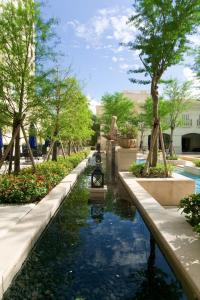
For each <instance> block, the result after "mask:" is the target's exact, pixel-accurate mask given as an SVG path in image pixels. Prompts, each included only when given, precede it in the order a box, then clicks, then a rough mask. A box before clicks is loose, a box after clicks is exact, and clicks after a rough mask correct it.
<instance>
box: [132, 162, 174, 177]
mask: <svg viewBox="0 0 200 300" xmlns="http://www.w3.org/2000/svg"><path fill="white" fill-rule="evenodd" d="M144 167H145V163H143V164H137V163H133V164H132V165H131V166H130V171H131V172H132V173H133V175H134V176H135V177H149V178H163V177H166V176H165V167H164V165H163V164H157V166H156V167H150V168H149V173H148V174H146V175H145V176H144V174H143V172H144ZM172 170H173V166H171V165H168V171H169V173H170V174H171V172H172Z"/></svg>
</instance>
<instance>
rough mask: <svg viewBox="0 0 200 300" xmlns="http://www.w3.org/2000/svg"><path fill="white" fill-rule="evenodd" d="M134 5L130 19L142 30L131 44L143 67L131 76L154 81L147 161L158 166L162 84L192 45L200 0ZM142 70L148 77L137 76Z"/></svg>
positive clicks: (199, 17) (143, 81)
mask: <svg viewBox="0 0 200 300" xmlns="http://www.w3.org/2000/svg"><path fill="white" fill-rule="evenodd" d="M133 6H134V14H133V15H132V16H131V17H130V19H129V22H130V24H132V25H134V26H136V27H137V29H138V34H137V36H136V39H135V41H130V42H129V43H128V45H127V46H128V47H129V48H130V49H131V50H137V51H138V52H139V58H140V61H141V64H142V67H141V68H138V69H133V70H130V73H133V74H136V77H134V78H131V79H130V80H131V82H133V83H139V84H151V96H152V105H153V129H152V139H151V147H150V155H149V157H148V160H147V164H148V163H149V164H150V165H152V166H155V165H156V164H157V152H158V151H157V150H158V147H157V146H158V143H157V142H156V137H157V136H158V132H159V131H160V118H159V114H158V106H159V96H158V84H159V83H160V82H161V80H163V78H162V77H163V74H164V72H165V71H166V70H167V69H168V68H169V67H171V66H173V65H175V64H177V63H179V62H180V61H181V60H182V59H183V55H184V53H185V51H186V50H187V48H188V35H189V34H191V33H192V32H193V30H194V29H195V28H196V26H197V25H199V21H200V15H199V11H200V2H199V0H194V1H188V0H183V1H168V0H164V1H154V0H148V1H147V0H139V1H138V0H136V1H135V2H134V5H133ZM138 74H143V75H144V76H145V77H144V78H142V79H140V78H137V75H138ZM161 135H162V133H161ZM154 137H155V138H154ZM163 155H164V152H163ZM164 159H165V158H164Z"/></svg>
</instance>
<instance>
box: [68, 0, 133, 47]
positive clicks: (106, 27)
mask: <svg viewBox="0 0 200 300" xmlns="http://www.w3.org/2000/svg"><path fill="white" fill-rule="evenodd" d="M131 13H133V10H131V9H127V8H124V7H119V6H116V7H115V8H104V9H101V10H99V11H98V12H97V15H96V16H94V17H92V18H91V19H89V20H88V22H87V23H81V22H79V21H77V20H72V21H69V22H68V23H67V25H68V26H72V28H73V29H74V31H75V34H76V36H77V37H79V38H82V39H84V40H85V41H86V42H87V43H89V44H90V45H91V46H93V47H94V48H96V47H97V46H98V47H100V45H101V47H104V45H105V40H113V41H115V42H117V43H120V42H122V43H127V42H129V41H131V40H133V39H134V36H135V34H136V31H137V30H136V28H135V27H134V26H130V25H129V24H127V21H128V17H129V16H130V14H131ZM115 47H116V46H115ZM115 47H114V46H113V45H112V47H110V49H113V50H114V48H115ZM122 48H123V47H118V48H117V49H116V51H119V52H120V51H122Z"/></svg>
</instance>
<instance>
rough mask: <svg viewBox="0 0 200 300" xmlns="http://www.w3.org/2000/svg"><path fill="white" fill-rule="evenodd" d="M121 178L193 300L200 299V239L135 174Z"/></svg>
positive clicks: (121, 176) (128, 174)
mask: <svg viewBox="0 0 200 300" xmlns="http://www.w3.org/2000/svg"><path fill="white" fill-rule="evenodd" d="M119 178H120V180H121V182H122V183H123V185H124V187H125V188H126V190H127V191H128V192H129V195H130V196H131V198H132V200H133V202H134V204H135V205H136V207H137V209H138V210H139V212H140V213H141V215H142V217H143V219H144V221H145V222H146V224H147V225H148V227H149V229H150V231H151V232H152V234H153V235H154V238H155V240H156V241H157V242H158V244H159V246H160V247H161V249H162V251H163V253H164V254H165V256H166V257H167V259H168V261H169V262H170V264H171V267H172V268H173V270H174V272H175V273H176V275H177V277H178V278H179V280H180V281H181V282H182V284H183V287H184V288H185V291H186V293H187V294H188V297H189V299H196V300H197V299H200V238H199V236H198V235H197V234H195V233H194V232H193V230H192V227H191V226H190V225H189V224H188V223H187V222H186V221H185V219H184V217H183V216H181V215H180V214H178V213H177V214H174V212H173V213H172V212H170V210H167V209H165V208H164V207H163V206H161V205H160V204H159V203H158V202H157V201H156V200H155V199H154V198H153V197H152V196H151V195H150V194H149V193H148V192H147V191H146V190H145V189H144V188H143V187H142V186H141V185H140V184H139V183H138V182H137V181H136V180H135V179H134V177H133V176H132V174H131V173H130V172H119Z"/></svg>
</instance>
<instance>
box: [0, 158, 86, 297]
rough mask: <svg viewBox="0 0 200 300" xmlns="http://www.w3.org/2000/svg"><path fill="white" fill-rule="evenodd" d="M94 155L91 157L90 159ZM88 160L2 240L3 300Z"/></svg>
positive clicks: (0, 277) (0, 294) (0, 293)
mask: <svg viewBox="0 0 200 300" xmlns="http://www.w3.org/2000/svg"><path fill="white" fill-rule="evenodd" d="M91 155H92V153H91V154H90V155H89V156H88V158H89V157H90V156H91ZM88 158H87V159H85V160H83V161H82V162H81V163H80V164H79V165H78V166H77V167H76V168H75V169H73V170H72V172H71V173H70V174H68V175H67V176H66V177H65V178H64V179H63V180H62V181H61V182H60V183H59V184H58V185H57V186H56V187H54V188H53V189H52V190H51V191H50V193H49V194H48V195H46V196H45V197H44V198H43V199H42V200H41V201H40V202H39V203H38V204H37V205H35V206H34V207H33V209H31V210H30V211H29V212H28V213H27V214H26V215H25V216H24V217H23V218H22V219H20V220H19V222H18V223H17V224H16V226H14V227H12V228H10V230H9V231H8V232H7V233H6V235H4V236H3V237H0V249H1V250H0V299H2V297H3V294H4V293H5V291H6V290H7V289H8V287H9V285H10V284H11V282H12V280H13V278H14V276H15V275H16V274H17V272H18V271H19V270H20V269H21V266H22V264H23V263H24V261H25V259H26V258H27V257H28V255H29V253H30V251H31V249H32V248H33V246H34V245H35V243H36V242H37V240H38V238H39V237H40V235H41V234H42V232H43V231H44V229H45V227H46V226H47V225H48V223H49V222H50V220H51V219H52V217H53V216H54V215H55V213H56V211H57V210H58V208H59V207H60V205H61V203H62V201H63V200H64V198H65V197H66V196H67V195H68V194H69V193H70V192H71V188H72V187H73V186H74V184H75V183H76V181H77V178H78V176H79V175H80V174H81V173H82V172H83V171H84V169H85V168H86V166H87V162H88Z"/></svg>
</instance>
